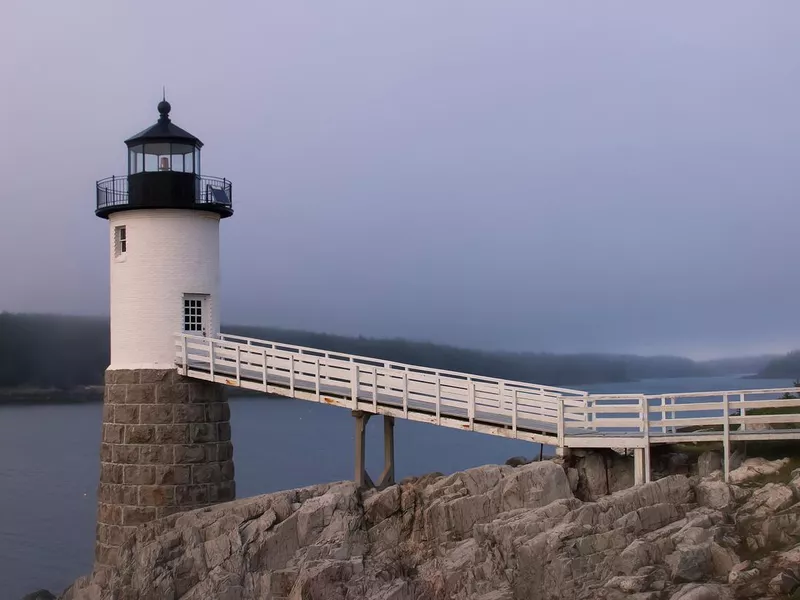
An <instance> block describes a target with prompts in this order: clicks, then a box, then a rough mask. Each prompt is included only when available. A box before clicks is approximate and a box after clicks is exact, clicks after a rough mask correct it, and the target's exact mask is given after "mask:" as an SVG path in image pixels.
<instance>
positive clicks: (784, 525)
mask: <svg viewBox="0 0 800 600" xmlns="http://www.w3.org/2000/svg"><path fill="white" fill-rule="evenodd" d="M590 456H591V453H584V455H583V456H582V457H580V458H581V459H583V458H589V457H590ZM573 464H574V463H573ZM582 464H583V467H581V462H579V463H578V465H577V466H570V465H563V466H562V465H560V464H557V463H556V462H555V461H545V462H535V463H531V464H526V465H521V466H517V467H511V466H505V465H504V466H485V467H479V468H476V469H470V470H468V471H464V472H461V473H454V474H453V475H448V476H443V475H438V474H437V475H432V476H427V477H421V478H412V479H408V480H405V481H404V482H403V483H402V484H401V485H395V486H391V487H389V488H387V489H385V490H382V491H367V492H362V491H360V490H358V489H356V488H355V486H354V485H353V484H352V483H347V482H346V483H339V484H330V485H321V486H313V487H309V488H302V489H298V490H290V491H286V492H280V493H276V494H269V495H266V496H258V497H255V498H249V499H246V500H239V501H236V502H232V503H228V504H225V505H221V506H218V507H214V508H207V509H203V510H197V511H193V512H189V513H183V514H180V515H173V516H171V517H167V518H165V519H161V520H158V521H154V522H153V523H150V524H147V525H145V526H142V527H140V528H139V529H138V530H137V531H136V534H135V536H134V537H133V538H131V539H130V540H129V541H128V543H127V544H126V545H125V546H124V547H123V558H124V561H125V567H124V568H120V569H114V570H111V571H103V572H98V573H95V574H94V576H93V577H91V578H86V579H82V580H80V581H79V582H76V584H75V585H74V586H73V587H72V588H71V589H70V590H68V591H67V592H66V593H65V594H64V596H63V599H64V600H112V599H113V600H133V599H139V598H141V599H142V600H149V599H153V600H155V599H159V600H160V599H161V598H173V599H175V600H200V599H201V598H202V599H205V598H220V599H222V600H255V599H257V598H258V599H262V598H264V599H275V600H316V599H320V600H322V599H325V600H329V599H330V600H351V599H353V598H371V599H372V598H374V599H377V600H422V599H425V600H427V599H439V598H442V599H443V598H448V599H452V600H467V599H469V600H511V599H512V598H526V599H530V600H556V599H562V598H570V599H574V600H666V599H670V598H673V599H676V600H730V599H732V598H733V597H734V596H733V593H734V591H735V592H736V594H739V596H738V597H742V598H745V597H748V598H749V597H752V598H763V597H767V596H768V595H769V594H770V593H772V592H771V589H770V581H773V588H775V586H777V584H778V583H781V585H784V587H786V585H785V584H786V582H787V581H788V578H789V577H790V576H792V577H793V576H794V575H792V574H793V573H794V571H792V568H793V565H795V564H798V563H800V547H797V543H798V541H800V525H798V524H796V522H795V521H793V520H792V519H793V518H794V517H793V515H794V516H797V515H798V514H800V505H798V504H797V503H794V504H789V505H788V506H787V503H788V502H789V499H788V498H789V496H792V498H793V489H792V488H791V487H790V486H788V485H784V484H773V485H769V486H764V487H763V488H761V489H754V490H752V491H750V490H747V489H743V488H740V487H738V486H736V485H727V484H725V483H722V482H720V481H708V480H706V481H698V480H697V479H696V478H691V479H690V478H687V477H685V476H682V475H673V476H669V477H665V478H663V479H660V480H657V481H654V482H651V483H648V484H645V485H641V486H637V487H631V488H628V489H624V490H621V491H617V492H615V493H612V494H611V495H605V496H600V497H598V498H596V499H594V500H593V501H591V502H583V501H581V500H579V499H578V498H576V497H574V496H573V493H572V491H571V487H570V480H569V477H568V473H569V472H570V471H569V469H575V471H573V473H574V472H580V471H581V468H582V475H581V477H583V479H582V481H583V483H584V485H585V484H586V482H587V479H586V477H587V465H588V468H589V471H591V469H592V467H591V465H596V464H598V461H597V460H596V459H594V458H589V460H588V461H585V460H584V461H582ZM605 473H606V475H608V473H609V471H608V470H606V471H605ZM598 477H599V475H598ZM573 478H574V474H573ZM573 483H574V482H573ZM598 485H599V484H598ZM584 489H585V488H584ZM595 489H599V488H595ZM743 545H744V546H746V547H747V550H748V551H750V553H749V554H748V555H747V556H748V558H751V559H752V560H751V561H750V562H745V563H742V562H741V560H740V557H739V556H738V555H737V549H739V548H741V547H743ZM793 548H796V549H793ZM751 549H752V551H751ZM758 553H761V554H758ZM758 556H761V557H762V558H758ZM779 575H781V578H777V579H776V577H777V576H779ZM782 589H783V588H782Z"/></svg>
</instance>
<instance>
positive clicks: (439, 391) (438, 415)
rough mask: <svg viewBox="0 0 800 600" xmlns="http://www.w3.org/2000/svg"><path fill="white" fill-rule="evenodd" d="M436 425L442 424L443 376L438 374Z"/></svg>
mask: <svg viewBox="0 0 800 600" xmlns="http://www.w3.org/2000/svg"><path fill="white" fill-rule="evenodd" d="M436 424H437V425H441V424H442V376H441V375H440V374H439V373H436Z"/></svg>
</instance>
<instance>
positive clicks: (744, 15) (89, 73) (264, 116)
mask: <svg viewBox="0 0 800 600" xmlns="http://www.w3.org/2000/svg"><path fill="white" fill-rule="evenodd" d="M0 56H2V59H0V82H1V84H0V108H2V110H0V131H2V136H1V137H0V202H1V203H2V208H3V210H2V212H1V213H0V310H9V311H47V312H66V313H79V314H107V312H108V296H109V295H108V256H107V244H106V239H107V237H106V236H107V229H106V228H107V227H108V223H107V222H106V221H103V220H101V219H98V218H96V217H95V216H94V202H95V196H94V186H95V180H97V179H101V178H103V177H106V176H108V175H112V174H123V173H124V171H125V168H126V155H125V147H124V145H123V140H124V139H125V138H126V137H128V136H130V135H132V134H133V133H136V132H138V131H139V130H141V129H143V128H145V127H147V126H149V125H150V124H152V123H153V122H155V120H156V118H157V116H158V115H157V112H156V109H155V106H156V104H157V103H158V101H159V100H160V96H161V86H162V85H166V86H167V97H168V99H169V101H170V102H171V103H172V106H173V110H172V117H173V120H174V122H175V123H177V124H178V125H180V126H181V127H184V128H185V129H188V130H189V131H191V132H192V133H194V134H195V135H197V136H198V137H199V138H200V139H202V140H203V141H204V142H205V144H206V145H205V147H204V149H203V152H204V156H203V170H204V172H205V173H207V174H210V175H218V176H220V177H223V176H224V177H227V178H229V179H231V180H232V181H233V186H234V188H233V189H234V206H235V211H236V212H235V214H234V216H233V217H232V218H230V219H228V220H226V221H225V222H223V224H222V269H223V271H222V279H223V290H222V292H223V321H224V322H228V323H232V322H236V323H257V324H264V325H274V326H281V327H293V328H303V329H311V330H317V331H327V332H334V333H344V334H362V335H368V336H402V337H409V338H415V339H426V340H432V341H440V342H449V343H453V344H457V345H466V346H474V347H486V348H504V349H514V350H516V349H529V350H549V351H556V352H568V351H587V350H588V351H614V352H628V351H632V352H642V353H661V352H674V353H684V354H688V355H691V356H698V357H704V356H717V355H737V354H744V353H750V352H761V351H783V350H787V349H789V348H792V347H799V346H800V340H798V334H800V314H798V313H799V311H798V306H800V276H798V275H800V260H798V250H797V245H798V240H800V230H798V223H800V221H798V216H800V168H798V166H799V165H800V3H798V2H797V1H796V0H783V1H781V0H771V1H770V2H752V1H747V2H745V1H742V2H738V1H731V0H720V1H706V2H693V1H691V2H690V1H685V2H661V3H657V4H656V3H651V2H640V1H636V0H628V1H625V2H621V1H619V2H615V1H604V2H560V1H559V2H534V1H532V0H531V1H528V0H526V1H521V0H520V1H502V2H499V1H498V2H492V1H487V0H482V1H468V0H457V1H456V0H449V1H444V0H442V1H431V0H403V1H397V0H396V1H394V2H375V1H367V0H364V1H361V2H354V1H341V2H323V1H318V2H313V3H312V2H304V1H300V0H291V1H288V0H286V1H282V2H276V1H271V2H263V1H259V2H206V1H198V0H192V1H188V0H185V1H174V0H170V1H166V0H161V1H159V2H154V1H150V0H136V1H129V2H121V1H120V2H116V1H115V2H109V1H108V0H93V1H90V0H81V1H77V0H76V1H72V2H63V1H50V2H29V1H27V0H26V1H21V0H3V2H2V5H0Z"/></svg>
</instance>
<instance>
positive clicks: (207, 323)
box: [96, 100, 235, 566]
mask: <svg viewBox="0 0 800 600" xmlns="http://www.w3.org/2000/svg"><path fill="white" fill-rule="evenodd" d="M170 110H171V106H170V104H169V102H167V101H166V100H162V101H161V102H160V103H159V104H158V112H159V113H160V116H159V119H158V122H157V123H156V124H155V125H153V126H152V127H149V128H147V129H145V130H144V131H142V132H140V133H138V134H136V135H134V136H133V137H131V138H129V139H128V140H126V141H125V144H126V145H127V147H128V173H127V176H124V177H116V176H115V177H110V178H107V179H103V180H101V181H98V182H97V210H96V214H97V216H99V217H102V218H104V219H108V223H109V250H110V264H111V364H110V365H109V367H108V369H107V371H106V388H105V406H104V411H103V438H102V446H101V457H100V458H101V473H100V488H99V492H98V497H99V504H98V525H97V545H96V563H97V565H98V566H104V565H114V564H116V561H117V555H118V550H119V546H120V545H121V544H122V542H123V540H124V537H125V536H126V535H127V534H129V533H130V531H132V530H133V529H134V528H135V527H136V526H137V525H139V524H141V523H143V522H146V521H149V520H151V519H154V518H159V517H162V516H165V515H168V514H171V513H174V512H179V511H182V510H187V509H191V508H196V507H199V506H204V505H207V504H210V503H214V502H222V501H227V500H231V499H233V497H234V495H235V488H234V481H233V462H232V458H233V457H232V454H233V448H232V445H231V441H230V439H231V438H230V424H229V418H230V411H229V409H228V404H227V402H226V400H225V396H224V392H223V389H222V387H221V386H219V385H217V384H213V383H208V382H203V381H197V380H189V379H187V378H183V377H181V376H179V375H178V373H177V371H176V368H175V358H176V348H177V346H176V334H179V333H191V334H193V335H204V336H217V335H218V333H219V312H220V311H219V279H220V277H219V228H220V221H221V220H222V219H224V218H226V217H230V216H231V215H232V214H233V208H232V203H231V201H232V188H231V183H230V182H229V181H228V180H227V179H220V178H215V177H208V176H205V175H203V174H202V173H201V169H200V167H201V160H200V149H201V148H202V146H203V143H202V142H201V141H200V140H199V139H198V138H196V137H195V136H193V135H192V134H190V133H188V132H187V131H185V130H184V129H181V128H180V127H178V126H177V125H175V124H174V123H173V122H172V121H171V120H170V116H169V113H170Z"/></svg>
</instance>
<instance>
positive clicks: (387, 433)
mask: <svg viewBox="0 0 800 600" xmlns="http://www.w3.org/2000/svg"><path fill="white" fill-rule="evenodd" d="M389 485H394V417H390V416H389V415H383V473H381V479H380V481H378V487H379V488H384V487H386V486H389Z"/></svg>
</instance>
